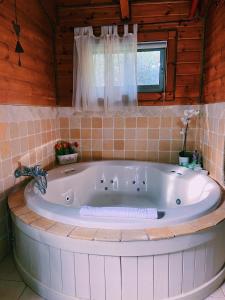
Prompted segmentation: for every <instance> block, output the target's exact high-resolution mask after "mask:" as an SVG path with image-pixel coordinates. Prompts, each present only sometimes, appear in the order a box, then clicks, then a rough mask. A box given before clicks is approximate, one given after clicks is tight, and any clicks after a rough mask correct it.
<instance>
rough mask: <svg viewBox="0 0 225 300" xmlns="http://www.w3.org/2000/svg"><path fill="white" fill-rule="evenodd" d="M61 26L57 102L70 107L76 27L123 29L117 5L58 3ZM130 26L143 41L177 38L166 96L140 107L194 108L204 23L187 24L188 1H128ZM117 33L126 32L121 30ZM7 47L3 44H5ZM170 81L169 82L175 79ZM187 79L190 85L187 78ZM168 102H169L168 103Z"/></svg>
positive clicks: (149, 97) (144, 98) (89, 0)
mask: <svg viewBox="0 0 225 300" xmlns="http://www.w3.org/2000/svg"><path fill="white" fill-rule="evenodd" d="M57 3H58V15H59V23H58V26H57V36H56V56H57V87H58V103H59V105H61V106H71V103H72V93H73V28H74V27H76V26H87V25H92V26H94V27H95V28H94V31H95V32H96V34H99V32H100V31H99V26H101V25H104V24H105V25H106V24H107V25H109V24H118V25H121V24H122V22H121V13H120V6H119V1H113V0H107V1H104V0H86V1H74V0H58V2H57ZM130 6H131V19H130V24H132V23H138V31H139V40H145V37H146V36H150V35H151V40H162V39H163V37H164V38H165V39H168V36H169V38H173V37H171V36H170V35H169V34H168V33H169V32H171V33H174V32H176V37H175V42H174V43H171V44H170V48H171V50H170V53H172V57H168V59H170V64H168V67H167V78H168V86H167V89H166V94H165V95H163V94H157V93H152V94H151V93H142V94H139V105H161V104H162V105H165V104H167V103H168V104H169V105H170V104H194V103H198V102H199V101H200V78H201V60H202V36H203V22H202V21H201V20H189V19H188V15H189V10H190V7H191V1H190V0H186V1H185V0H184V1H176V0H174V1H151V2H150V1H134V2H132V1H131V2H130ZM119 31H123V29H122V27H121V28H120V29H119ZM3 47H4V46H3ZM173 77H174V79H173V80H171V78H173ZM185 79H187V81H186V80H185ZM165 100H167V101H165Z"/></svg>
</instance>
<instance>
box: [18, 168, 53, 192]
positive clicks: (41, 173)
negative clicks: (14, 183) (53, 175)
mask: <svg viewBox="0 0 225 300" xmlns="http://www.w3.org/2000/svg"><path fill="white" fill-rule="evenodd" d="M47 175H48V173H47V171H45V170H44V169H42V168H41V166H40V165H35V166H34V167H26V166H22V165H21V164H19V166H18V168H17V169H16V170H15V172H14V176H15V178H19V177H21V176H31V177H33V178H34V180H35V186H36V187H37V188H38V190H39V191H40V192H41V193H42V194H45V193H46V190H47V185H48V183H47Z"/></svg>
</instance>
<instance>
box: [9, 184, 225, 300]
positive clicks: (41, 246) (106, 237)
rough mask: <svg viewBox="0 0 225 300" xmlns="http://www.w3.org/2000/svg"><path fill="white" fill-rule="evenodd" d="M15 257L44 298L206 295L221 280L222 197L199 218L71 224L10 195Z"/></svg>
mask: <svg viewBox="0 0 225 300" xmlns="http://www.w3.org/2000/svg"><path fill="white" fill-rule="evenodd" d="M8 205H9V209H10V212H11V216H12V221H13V233H14V237H15V239H14V255H15V260H16V263H17V267H18V269H19V270H20V273H21V274H22V276H23V278H24V280H25V282H26V283H27V284H28V285H29V286H30V287H31V288H33V289H34V290H35V291H36V292H37V293H39V294H40V295H41V296H42V297H44V298H46V299H52V300H53V299H54V300H57V299H61V300H72V299H73V300H80V299H93V300H121V299H122V300H145V299H146V300H153V299H173V300H175V299H190V300H194V299H196V300H200V299H205V298H206V297H207V296H208V295H209V294H211V293H212V292H213V291H214V290H215V289H216V288H217V287H218V286H219V285H220V284H221V283H222V282H223V280H224V277H225V268H224V262H225V251H224V249H225V235H224V229H225V222H224V219H225V202H224V201H223V202H222V203H221V205H220V206H219V207H218V208H217V209H215V210H214V211H213V212H210V213H209V214H207V215H205V216H203V217H200V218H198V219H196V220H193V221H190V222H187V223H183V224H178V225H174V226H167V227H161V228H146V229H144V230H112V229H98V228H85V227H75V226H72V225H68V224H63V223H59V222H54V221H53V220H50V219H46V218H43V217H41V216H40V215H38V214H36V213H34V212H33V211H31V210H30V209H29V208H28V207H27V206H26V203H25V202H24V189H23V188H22V189H20V190H18V191H16V192H14V193H11V194H10V195H9V199H8Z"/></svg>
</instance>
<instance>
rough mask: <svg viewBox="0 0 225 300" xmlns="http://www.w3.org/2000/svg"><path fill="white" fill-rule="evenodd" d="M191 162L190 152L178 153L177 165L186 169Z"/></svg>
mask: <svg viewBox="0 0 225 300" xmlns="http://www.w3.org/2000/svg"><path fill="white" fill-rule="evenodd" d="M191 161H192V152H187V151H181V152H180V153H179V165H180V166H183V167H186V166H188V164H189V163H191Z"/></svg>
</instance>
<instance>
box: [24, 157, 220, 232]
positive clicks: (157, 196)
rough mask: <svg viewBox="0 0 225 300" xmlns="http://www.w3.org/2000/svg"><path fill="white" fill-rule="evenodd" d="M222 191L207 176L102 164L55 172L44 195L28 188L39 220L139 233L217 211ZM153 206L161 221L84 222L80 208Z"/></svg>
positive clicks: (118, 163)
mask: <svg viewBox="0 0 225 300" xmlns="http://www.w3.org/2000/svg"><path fill="white" fill-rule="evenodd" d="M220 197H221V191H220V188H219V186H218V185H217V184H216V183H215V182H214V181H213V180H212V179H210V178H209V177H207V176H205V175H201V174H198V173H196V172H193V171H190V170H188V169H186V168H183V167H180V166H175V165H169V164H160V163H147V162H135V161H102V162H91V163H79V164H73V165H70V166H63V167H59V168H56V169H54V170H52V171H50V172H49V174H48V188H47V193H46V194H45V195H44V196H43V195H41V194H40V193H39V192H38V191H37V189H36V188H34V183H33V182H31V183H30V184H28V186H27V188H26V190H25V198H26V202H27V205H28V207H30V208H31V209H32V210H33V211H35V212H36V213H38V214H39V215H41V216H44V217H46V218H48V219H53V220H55V221H59V222H63V223H68V224H72V225H78V226H86V227H89V228H90V227H96V228H111V229H116V228H119V229H140V228H146V227H152V226H153V227H158V226H159V227H160V226H165V225H170V224H177V223H181V222H185V221H187V220H191V219H195V218H197V217H199V216H201V215H204V214H206V213H208V212H209V211H210V210H213V209H214V208H215V207H216V206H217V205H218V203H219V201H220ZM83 205H90V206H100V207H102V206H123V207H124V206H125V207H154V208H157V209H158V211H159V219H156V220H150V219H138V218H135V219H128V218H120V219H119V218H104V217H81V216H80V214H79V210H80V207H81V206H83Z"/></svg>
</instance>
